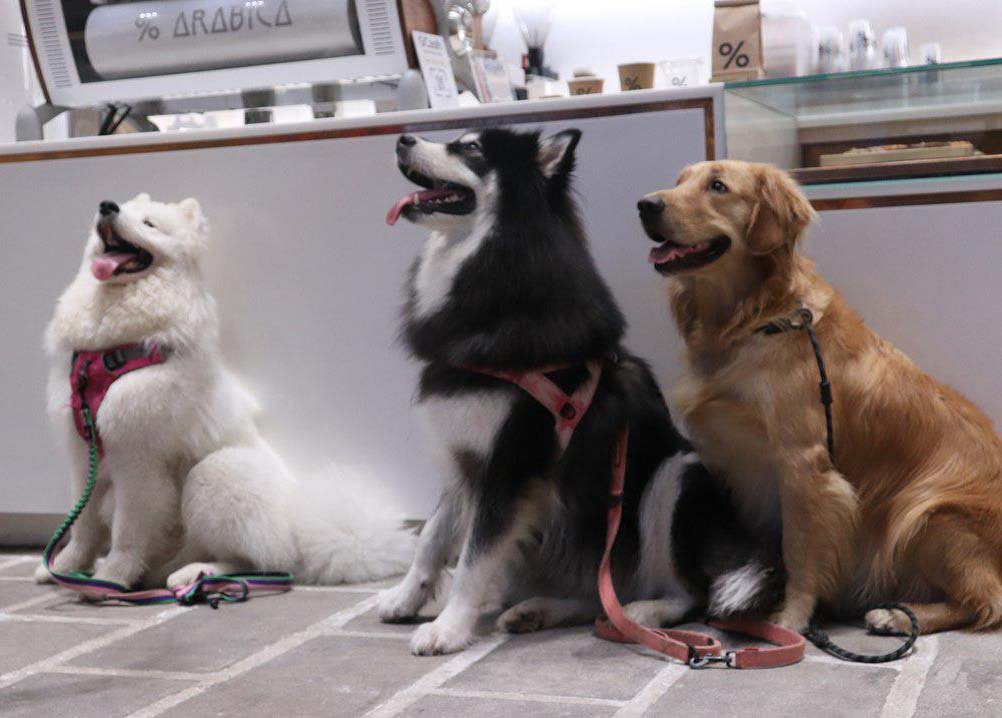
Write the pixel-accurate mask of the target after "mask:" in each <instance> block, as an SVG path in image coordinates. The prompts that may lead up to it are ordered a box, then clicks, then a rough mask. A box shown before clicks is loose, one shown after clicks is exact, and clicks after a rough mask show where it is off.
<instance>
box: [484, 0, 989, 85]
mask: <svg viewBox="0 0 1002 718" xmlns="http://www.w3.org/2000/svg"><path fill="white" fill-rule="evenodd" d="M518 1H519V0H491V4H492V6H493V7H494V8H496V10H494V9H492V12H497V13H498V21H497V25H496V28H495V31H494V37H493V40H492V43H491V44H492V46H493V47H494V48H495V49H497V50H499V51H500V52H501V53H502V54H503V55H504V56H505V58H506V59H507V60H508V61H509V62H516V63H517V62H518V60H519V58H520V56H521V54H522V53H523V52H525V44H524V43H523V42H522V39H521V36H520V35H519V32H518V29H517V27H516V25H515V19H514V16H513V14H512V7H513V6H514V5H515V4H516V2H518ZM521 1H522V2H525V1H526V0H521ZM554 5H555V9H554V12H553V29H552V31H551V33H550V37H549V40H548V41H547V44H546V53H547V64H549V65H551V66H552V67H553V68H554V69H556V70H557V71H559V72H560V75H561V77H568V76H570V74H571V73H572V71H573V70H574V69H575V68H579V67H588V68H591V69H592V70H594V71H595V72H596V73H598V74H599V75H600V76H602V77H605V78H607V83H608V84H607V86H606V89H607V90H609V89H617V88H618V87H619V81H618V75H617V72H616V65H617V64H619V63H622V62H636V61H657V60H665V59H670V58H680V57H701V58H703V60H704V63H705V64H704V68H705V69H708V68H709V64H708V63H709V59H710V40H711V34H712V30H713V2H712V0H554ZM780 6H792V7H794V8H796V9H798V10H801V11H803V12H804V14H806V15H807V18H808V19H809V20H810V21H812V22H814V23H815V24H818V25H838V26H840V27H842V28H843V30H844V29H845V28H846V27H847V26H848V24H849V22H850V21H851V20H854V19H857V18H866V19H868V20H869V21H870V23H871V24H872V25H873V27H874V30H875V31H876V33H877V35H878V36H879V35H881V34H882V33H883V31H884V30H885V29H886V28H888V27H891V26H893V25H904V26H905V27H906V28H907V29H908V34H909V46H910V48H911V54H912V61H913V62H915V61H917V60H918V49H919V47H920V46H921V45H922V44H923V43H926V42H939V43H940V44H941V45H942V47H943V60H944V61H947V62H952V61H959V60H970V59H981V58H987V57H996V56H998V55H1002V32H1000V29H1002V3H1000V2H991V1H989V2H985V0H980V2H979V1H978V0H935V1H934V0H895V1H894V2H886V1H885V2H873V0H838V1H835V0H789V1H784V0H763V2H762V7H763V10H764V11H766V12H768V10H769V9H770V8H778V7H780ZM658 80H659V81H660V82H664V78H662V77H659V78H658Z"/></svg>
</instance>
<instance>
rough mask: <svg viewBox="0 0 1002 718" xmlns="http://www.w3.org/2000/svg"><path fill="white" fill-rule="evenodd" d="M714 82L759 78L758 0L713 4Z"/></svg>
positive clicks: (719, 0)
mask: <svg viewBox="0 0 1002 718" xmlns="http://www.w3.org/2000/svg"><path fill="white" fill-rule="evenodd" d="M713 7H714V10H713V77H711V78H710V81H711V82H728V81H732V80H757V79H759V78H761V77H763V75H764V73H763V71H762V16H761V15H760V13H759V6H758V0H716V1H715V2H714V3H713Z"/></svg>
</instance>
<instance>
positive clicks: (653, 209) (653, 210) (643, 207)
mask: <svg viewBox="0 0 1002 718" xmlns="http://www.w3.org/2000/svg"><path fill="white" fill-rule="evenodd" d="M664 208H665V202H664V200H663V199H661V198H660V197H644V198H643V199H642V200H640V201H639V202H637V209H639V210H640V216H641V217H650V216H652V215H655V214H661V212H662V210H664Z"/></svg>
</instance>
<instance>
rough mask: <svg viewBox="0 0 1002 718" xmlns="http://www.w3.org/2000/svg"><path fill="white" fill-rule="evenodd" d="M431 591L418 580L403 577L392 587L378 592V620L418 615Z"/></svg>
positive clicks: (393, 621)
mask: <svg viewBox="0 0 1002 718" xmlns="http://www.w3.org/2000/svg"><path fill="white" fill-rule="evenodd" d="M430 595H431V591H430V590H429V589H427V588H422V587H421V584H420V583H419V582H418V581H411V580H409V579H407V578H405V579H404V580H403V581H401V582H400V583H398V584H397V585H396V586H394V587H393V588H388V589H386V590H385V591H382V592H380V594H379V599H378V600H379V603H378V608H377V610H378V612H379V620H380V621H382V622H383V623H396V622H398V621H406V620H408V619H411V618H414V617H415V616H417V615H418V611H420V610H421V609H422V608H423V607H424V604H425V603H427V601H428V598H429V597H430Z"/></svg>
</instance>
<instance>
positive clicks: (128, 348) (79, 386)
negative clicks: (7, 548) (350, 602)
mask: <svg viewBox="0 0 1002 718" xmlns="http://www.w3.org/2000/svg"><path fill="white" fill-rule="evenodd" d="M166 358H167V356H166V352H164V351H162V350H161V349H160V347H159V346H157V345H156V344H153V345H152V346H150V347H148V348H147V347H146V346H144V345H142V344H127V345H125V346H120V347H116V348H114V349H107V350H105V351H80V352H75V353H74V354H73V363H72V369H71V371H70V387H71V388H72V393H71V397H70V406H71V408H72V409H73V423H74V424H75V425H76V429H77V433H79V434H80V436H81V437H82V438H83V440H84V441H85V442H87V443H88V444H89V445H90V476H89V478H88V480H87V485H86V487H85V488H84V491H83V494H82V495H81V497H80V499H79V500H78V501H77V504H76V506H74V507H73V509H72V510H71V511H70V513H69V514H68V515H67V517H66V518H65V519H64V520H63V523H62V524H61V525H60V526H59V528H58V529H57V530H56V533H55V535H54V536H53V537H52V539H51V540H50V541H49V543H48V545H47V546H46V547H45V553H44V554H43V556H44V561H45V567H46V568H47V569H48V571H49V574H50V575H51V576H52V578H53V579H54V580H55V581H56V583H58V584H59V585H60V586H63V587H65V588H69V589H72V590H74V591H77V592H79V593H82V594H84V595H85V596H87V597H88V598H89V599H90V600H94V601H120V602H123V603H129V604H132V605H137V606H142V605H150V604H161V603H175V602H176V603H180V604H182V605H186V606H190V605H193V604H195V603H197V602H199V601H202V600H204V601H207V602H208V603H209V605H210V606H212V607H213V608H217V607H218V606H219V604H220V602H231V601H243V600H245V599H247V598H248V597H249V596H250V593H251V591H255V592H262V591H266V592H279V593H280V592H284V591H288V590H290V589H291V588H292V574H288V573H271V572H243V573H239V574H233V575H226V576H213V575H204V574H199V576H198V578H196V579H195V580H194V581H192V582H191V583H188V584H186V585H184V586H178V587H176V588H174V589H166V588H153V589H147V590H141V591H130V590H129V589H128V588H127V587H126V586H122V585H120V584H118V583H115V582H113V581H106V580H103V579H98V578H93V577H92V576H91V575H90V574H88V573H83V572H80V571H71V572H69V573H61V572H59V571H56V570H55V569H54V568H53V567H52V562H53V560H54V559H55V557H56V555H57V553H58V551H59V548H60V543H61V541H62V539H63V538H64V537H65V535H66V533H67V531H69V529H70V527H71V526H72V525H73V523H74V522H75V521H76V520H77V517H79V516H80V513H81V512H82V511H83V510H84V508H85V507H86V505H87V501H88V500H89V499H90V496H91V492H92V491H93V490H94V485H95V482H96V481H97V466H98V459H99V457H100V456H101V454H103V453H104V452H103V449H102V448H101V437H100V435H99V434H98V431H97V424H96V418H97V412H98V409H100V408H101V403H102V402H103V401H104V397H105V395H106V394H107V393H108V389H110V388H111V385H112V384H114V383H115V381H116V380H118V379H119V378H121V377H122V376H124V375H126V374H128V373H129V372H131V371H135V370H136V369H143V368H145V367H149V366H153V365H155V364H163V363H164V361H165V360H166ZM92 431H93V435H92V434H91V432H92Z"/></svg>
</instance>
